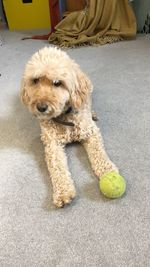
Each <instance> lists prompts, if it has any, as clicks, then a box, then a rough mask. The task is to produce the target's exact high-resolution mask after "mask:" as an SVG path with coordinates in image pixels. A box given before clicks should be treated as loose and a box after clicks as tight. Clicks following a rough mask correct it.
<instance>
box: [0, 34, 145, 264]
mask: <svg viewBox="0 0 150 267" xmlns="http://www.w3.org/2000/svg"><path fill="white" fill-rule="evenodd" d="M24 35H26V34H23V33H9V32H8V31H3V32H2V37H3V40H4V43H3V46H1V47H0V73H1V76H0V266H1V267H5V266H6V267H7V266H11V267H20V266H21V267H28V266H31V267H34V266H38V267H42V266H43V267H47V266H49V267H55V266H57V267H71V266H72V267H85V266H87V267H97V266H98V267H148V266H150V37H149V35H147V36H138V37H137V40H134V41H129V42H120V43H116V44H112V45H106V46H102V47H84V48H83V47H82V48H78V49H73V50H69V51H68V53H69V54H70V55H71V56H72V57H73V58H74V59H75V60H76V61H77V62H78V63H79V64H80V65H81V67H82V68H83V70H85V71H86V73H88V75H89V76H90V78H91V80H92V82H93V84H94V87H95V91H94V94H93V102H94V108H95V111H96V112H97V113H98V116H99V117H100V121H99V122H98V126H101V132H102V134H103V137H104V141H105V147H106V149H107V152H108V154H109V155H110V157H111V159H112V160H113V161H114V162H115V163H116V164H117V165H118V167H119V168H120V171H121V174H122V175H124V177H125V179H126V181H127V191H126V194H125V196H124V197H123V198H121V199H118V200H107V199H105V198H104V197H102V195H101V194H100V192H99V188H98V182H97V179H96V178H95V177H94V175H93V173H92V171H91V168H90V165H89V163H88V159H87V157H86V155H85V153H84V150H83V148H82V147H81V146H80V145H77V144H74V145H71V146H68V147H67V154H68V160H69V167H70V169H71V172H72V176H73V179H74V181H75V184H76V188H77V194H78V196H77V198H76V199H75V200H74V201H73V203H72V204H71V205H70V206H68V207H66V208H64V209H58V210H57V209H55V208H54V206H53V205H52V190H51V183H50V181H49V176H48V172H47V168H46V164H45V162H44V153H43V146H42V144H41V142H40V137H39V134H40V129H39V125H38V122H37V121H36V120H35V119H34V118H33V117H32V115H30V114H29V113H28V111H26V109H25V108H24V107H22V105H21V104H20V100H19V97H18V92H19V86H20V79H21V75H22V72H23V69H24V65H25V63H26V61H27V60H28V58H29V57H30V55H31V54H32V53H33V52H35V51H36V50H37V49H39V48H41V47H43V46H45V45H46V43H45V42H43V41H33V40H27V41H21V40H20V38H21V37H22V36H24Z"/></svg>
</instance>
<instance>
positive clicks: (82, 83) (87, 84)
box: [70, 65, 93, 110]
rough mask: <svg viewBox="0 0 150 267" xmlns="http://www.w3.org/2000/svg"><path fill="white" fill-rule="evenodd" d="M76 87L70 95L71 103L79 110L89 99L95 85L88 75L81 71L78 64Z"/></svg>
mask: <svg viewBox="0 0 150 267" xmlns="http://www.w3.org/2000/svg"><path fill="white" fill-rule="evenodd" d="M74 73H75V75H74V86H73V87H74V88H72V91H71V94H70V97H71V104H72V107H73V108H74V109H75V110H78V109H79V108H80V107H81V106H82V105H83V104H84V103H85V102H86V101H87V99H88V96H89V94H90V93H91V92H92V89H93V86H92V83H91V81H90V80H89V79H88V77H87V76H86V75H85V74H84V73H83V72H82V71H81V69H80V68H79V66H78V65H76V66H75V72H74Z"/></svg>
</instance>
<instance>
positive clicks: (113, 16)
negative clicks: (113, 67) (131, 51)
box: [49, 0, 136, 47]
mask: <svg viewBox="0 0 150 267" xmlns="http://www.w3.org/2000/svg"><path fill="white" fill-rule="evenodd" d="M135 35H136V18H135V15H134V13H133V10H132V7H131V5H130V3H129V2H128V0H88V5H87V6H86V8H85V9H84V10H82V11H76V12H72V13H70V14H69V15H68V16H67V17H66V18H64V19H63V20H62V21H61V22H60V23H59V24H58V25H57V26H56V27H55V32H54V33H52V34H51V35H50V37H49V42H50V43H53V44H56V45H59V46H61V47H73V46H76V45H86V44H87V45H93V44H100V45H102V44H106V43H112V42H116V41H119V40H122V39H130V38H133V37H135Z"/></svg>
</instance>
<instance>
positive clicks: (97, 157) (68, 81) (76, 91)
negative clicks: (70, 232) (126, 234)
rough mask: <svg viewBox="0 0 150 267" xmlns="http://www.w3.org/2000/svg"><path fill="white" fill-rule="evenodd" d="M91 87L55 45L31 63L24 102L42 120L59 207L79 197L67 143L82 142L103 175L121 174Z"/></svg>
mask: <svg viewBox="0 0 150 267" xmlns="http://www.w3.org/2000/svg"><path fill="white" fill-rule="evenodd" d="M92 91H93V86H92V83H91V81H90V79H89V78H88V77H87V75H86V74H85V73H84V72H83V71H82V70H81V69H80V67H79V65H78V64H77V63H76V62H75V61H74V60H73V59H71V58H70V57H69V56H68V54H67V53H66V52H64V51H62V50H60V49H58V48H56V47H49V48H48V47H44V48H42V49H41V50H39V51H38V52H36V53H35V54H34V55H33V56H32V57H31V59H30V60H29V61H28V62H27V64H26V67H25V70H24V74H23V77H22V82H21V100H22V102H23V103H24V105H25V106H26V107H27V108H28V109H29V111H30V112H31V113H32V114H34V115H35V116H36V117H37V118H38V120H39V123H40V127H41V140H42V142H43V144H44V148H45V159H46V163H47V167H48V171H49V173H50V177H51V182H52V186H53V203H54V205H55V206H56V207H63V206H64V205H65V204H68V203H70V202H71V201H72V199H73V198H74V197H75V196H76V190H75V186H74V182H73V180H72V179H71V174H70V172H69V169H68V164H67V158H66V154H65V150H64V149H65V145H66V144H68V143H71V142H76V141H78V142H80V143H81V144H82V145H83V147H84V148H85V151H86V152H87V154H88V158H89V161H90V163H91V166H92V169H93V171H94V173H95V175H96V176H97V177H98V179H100V178H101V177H102V175H104V174H105V173H108V172H111V171H115V172H118V168H117V167H116V165H115V164H114V163H113V162H112V161H111V160H110V159H109V157H108V155H107V154H106V152H105V149H104V145H103V140H102V136H101V133H100V130H99V129H98V127H97V126H96V123H95V121H94V120H93V117H92V103H91V102H92V101H91V94H92Z"/></svg>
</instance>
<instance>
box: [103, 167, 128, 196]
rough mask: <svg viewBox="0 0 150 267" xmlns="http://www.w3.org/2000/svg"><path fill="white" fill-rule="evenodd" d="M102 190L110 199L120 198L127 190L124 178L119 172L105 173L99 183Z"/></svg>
mask: <svg viewBox="0 0 150 267" xmlns="http://www.w3.org/2000/svg"><path fill="white" fill-rule="evenodd" d="M99 186H100V190H101V192H102V193H103V195H104V196H106V197H108V198H119V197H121V196H122V195H123V194H124V192H125V190H126V183H125V180H124V178H123V177H122V176H121V175H119V174H118V173H117V172H108V173H105V174H104V175H103V176H102V177H101V178H100V182H99Z"/></svg>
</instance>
